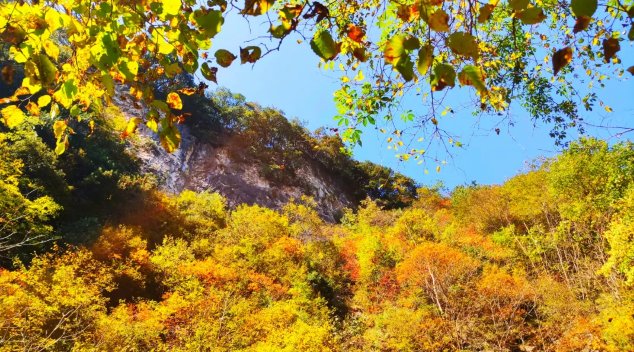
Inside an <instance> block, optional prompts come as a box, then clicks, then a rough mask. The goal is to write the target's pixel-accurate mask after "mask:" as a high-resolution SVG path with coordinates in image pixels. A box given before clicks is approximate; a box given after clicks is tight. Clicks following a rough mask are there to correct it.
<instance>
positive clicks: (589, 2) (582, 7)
mask: <svg viewBox="0 0 634 352" xmlns="http://www.w3.org/2000/svg"><path fill="white" fill-rule="evenodd" d="M597 5H598V1H597V0H572V1H571V2H570V8H571V9H572V13H574V14H575V16H576V17H581V16H586V17H592V15H594V13H595V12H596V11H597Z"/></svg>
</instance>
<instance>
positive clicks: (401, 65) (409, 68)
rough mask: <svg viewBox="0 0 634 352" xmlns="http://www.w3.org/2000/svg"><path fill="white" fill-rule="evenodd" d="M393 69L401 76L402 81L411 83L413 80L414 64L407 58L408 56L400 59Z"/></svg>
mask: <svg viewBox="0 0 634 352" xmlns="http://www.w3.org/2000/svg"><path fill="white" fill-rule="evenodd" d="M394 68H395V69H396V70H397V71H398V73H400V74H401V75H402V76H403V79H405V80H406V81H408V82H409V81H411V80H413V79H414V63H413V62H412V60H411V59H410V58H409V56H404V57H403V58H401V59H400V60H399V61H398V63H397V64H396V65H395V66H394Z"/></svg>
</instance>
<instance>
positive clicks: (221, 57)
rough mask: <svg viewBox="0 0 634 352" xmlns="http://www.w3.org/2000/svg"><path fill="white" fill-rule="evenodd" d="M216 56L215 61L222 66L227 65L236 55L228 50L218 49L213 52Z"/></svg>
mask: <svg viewBox="0 0 634 352" xmlns="http://www.w3.org/2000/svg"><path fill="white" fill-rule="evenodd" d="M214 56H215V57H216V62H218V65H220V66H222V67H229V66H230V65H231V63H232V62H233V60H235V59H236V58H237V56H235V55H233V54H232V53H231V52H230V51H229V50H225V49H219V50H217V51H216V53H215V54H214Z"/></svg>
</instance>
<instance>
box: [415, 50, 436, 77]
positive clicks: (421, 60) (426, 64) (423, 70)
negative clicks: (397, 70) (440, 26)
mask: <svg viewBox="0 0 634 352" xmlns="http://www.w3.org/2000/svg"><path fill="white" fill-rule="evenodd" d="M433 55H434V47H432V46H431V45H429V44H427V45H424V46H423V47H422V48H421V49H420V50H419V51H418V61H416V68H417V69H418V73H420V74H421V76H424V75H426V74H427V71H429V68H430V67H431V64H432V61H433Z"/></svg>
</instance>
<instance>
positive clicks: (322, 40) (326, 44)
mask: <svg viewBox="0 0 634 352" xmlns="http://www.w3.org/2000/svg"><path fill="white" fill-rule="evenodd" d="M310 47H311V48H312V49H313V51H314V52H315V54H317V55H318V56H319V57H321V58H322V59H324V60H326V61H328V60H332V59H334V58H335V57H336V56H337V54H339V46H338V45H337V43H335V41H334V40H333V39H332V36H331V35H330V32H328V31H327V30H322V31H320V32H319V33H317V34H316V35H315V37H313V39H312V40H311V41H310Z"/></svg>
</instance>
